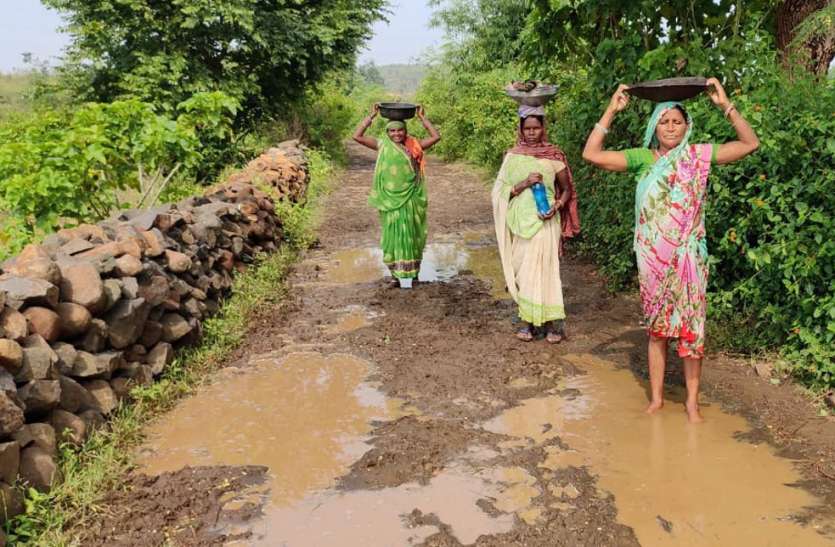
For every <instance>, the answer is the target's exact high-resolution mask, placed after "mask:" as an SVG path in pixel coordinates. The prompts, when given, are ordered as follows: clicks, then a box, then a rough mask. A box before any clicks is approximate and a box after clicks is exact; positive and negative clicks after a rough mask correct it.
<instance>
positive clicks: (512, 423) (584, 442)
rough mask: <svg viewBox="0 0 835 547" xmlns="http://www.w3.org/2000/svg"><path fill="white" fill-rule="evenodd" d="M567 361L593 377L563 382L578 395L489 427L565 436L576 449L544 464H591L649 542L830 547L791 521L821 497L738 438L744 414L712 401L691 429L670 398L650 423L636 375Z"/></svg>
mask: <svg viewBox="0 0 835 547" xmlns="http://www.w3.org/2000/svg"><path fill="white" fill-rule="evenodd" d="M564 359H566V360H568V361H569V362H571V363H573V364H576V365H579V366H580V367H582V368H583V369H584V370H585V371H586V372H587V373H588V374H586V375H584V376H576V377H573V378H571V379H570V380H569V381H568V382H567V383H566V385H565V387H571V388H575V389H578V390H579V391H580V393H581V395H580V396H578V397H576V398H574V399H573V400H567V399H564V398H562V397H560V396H558V395H554V396H550V397H542V398H536V399H529V400H527V401H525V402H524V403H523V404H521V405H519V406H517V407H514V408H511V409H509V410H507V411H505V412H504V413H503V414H502V415H500V416H499V417H497V418H495V419H494V420H491V421H490V422H488V423H486V424H485V428H486V429H488V430H490V431H493V432H497V433H504V434H507V435H510V436H513V437H517V438H519V439H521V440H526V441H527V442H528V443H536V444H541V443H543V442H545V441H547V440H549V439H551V438H553V437H557V436H559V437H560V439H561V440H562V441H563V442H564V443H566V444H567V445H568V446H569V447H570V450H566V451H563V450H560V449H558V448H556V447H553V446H549V447H547V453H548V458H547V459H546V461H545V462H544V463H543V464H542V465H543V467H547V468H551V469H556V468H560V467H566V466H569V465H573V466H582V465H586V466H588V467H589V469H590V471H591V472H592V473H593V474H594V475H597V476H598V478H599V479H598V486H599V488H601V489H603V490H605V491H608V492H611V493H612V494H614V496H615V504H616V507H617V509H618V520H619V521H620V522H622V523H623V524H625V525H627V526H631V527H632V528H633V529H634V530H635V533H636V534H637V536H638V540H639V541H640V542H641V544H642V545H653V546H654V545H677V546H678V545H734V546H740V545H742V546H747V545H751V546H755V545H756V546H761V545H775V546H777V545H780V546H783V545H804V546H807V545H808V546H812V545H831V544H832V542H831V541H828V540H827V539H826V538H824V537H823V536H822V535H820V534H818V533H817V532H816V531H815V528H816V527H817V526H815V524H814V523H813V524H811V525H809V526H806V527H804V526H803V525H801V524H799V523H797V522H795V521H794V520H793V519H794V518H795V516H796V515H798V514H799V513H801V512H802V511H803V510H804V508H812V507H814V506H816V505H819V504H820V501H819V500H817V499H816V498H814V497H813V496H812V495H810V494H809V493H807V492H806V491H804V490H802V489H800V488H798V487H792V486H790V485H791V484H794V483H797V482H798V481H800V479H801V477H800V475H799V474H798V472H797V471H796V470H795V468H794V467H793V465H792V462H791V461H790V460H786V459H784V458H780V457H777V456H776V455H775V454H774V452H773V450H772V449H771V448H770V447H769V446H767V445H753V444H750V443H747V442H742V441H738V440H736V439H735V438H734V437H735V435H736V434H737V433H739V432H745V431H748V430H749V427H748V425H747V423H746V422H745V420H744V419H743V418H741V417H739V416H734V415H730V414H726V413H724V412H722V411H721V410H720V409H719V407H718V405H713V406H709V407H706V408H704V415H705V418H706V422H705V423H704V424H701V425H697V426H692V425H688V424H687V423H686V420H685V416H684V413H683V411H682V409H681V405H680V404H677V403H676V402H673V401H672V400H671V401H669V402H668V406H667V407H665V408H664V410H662V412H661V413H660V414H658V415H656V416H651V417H650V416H647V415H645V414H644V412H643V410H644V405H645V404H646V395H645V391H644V387H643V386H642V385H641V384H640V383H638V382H637V381H636V380H635V378H634V376H633V375H632V373H631V372H629V371H627V370H617V369H615V368H614V366H613V363H611V362H608V361H603V360H601V359H598V358H596V357H594V356H591V355H567V356H565V357H564ZM679 399H680V398H676V400H679ZM546 424H550V428H549V427H543V426H544V425H546ZM508 446H512V445H508ZM568 497H569V498H570V496H568ZM566 507H568V506H566ZM665 528H667V529H669V531H667V530H665Z"/></svg>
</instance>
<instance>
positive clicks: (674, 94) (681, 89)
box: [626, 76, 707, 103]
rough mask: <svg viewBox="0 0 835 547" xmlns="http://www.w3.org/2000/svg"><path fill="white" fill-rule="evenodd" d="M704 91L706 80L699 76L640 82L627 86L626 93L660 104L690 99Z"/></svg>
mask: <svg viewBox="0 0 835 547" xmlns="http://www.w3.org/2000/svg"><path fill="white" fill-rule="evenodd" d="M705 89H707V79H706V78H703V77H701V76H693V77H687V78H665V79H663V80H651V81H648V82H641V83H639V84H633V85H631V86H629V89H627V90H626V92H627V93H629V94H630V95H633V96H635V97H639V98H641V99H647V100H650V101H655V102H657V103H660V102H664V101H683V100H685V99H692V98H693V97H695V96H696V95H698V94H699V93H702V92H703V91H704V90H705Z"/></svg>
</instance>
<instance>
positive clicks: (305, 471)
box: [139, 352, 400, 506]
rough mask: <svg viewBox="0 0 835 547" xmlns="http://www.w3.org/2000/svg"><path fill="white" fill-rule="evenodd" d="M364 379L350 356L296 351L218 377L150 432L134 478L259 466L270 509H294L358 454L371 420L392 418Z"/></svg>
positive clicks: (393, 406) (391, 409) (391, 407)
mask: <svg viewBox="0 0 835 547" xmlns="http://www.w3.org/2000/svg"><path fill="white" fill-rule="evenodd" d="M369 370H370V366H369V364H368V363H366V362H365V361H362V360H360V359H357V358H356V357H353V356H351V355H344V354H334V355H329V356H325V355H322V354H320V353H314V352H305V353H293V354H290V355H287V356H286V357H283V358H264V359H262V360H261V361H260V362H259V363H258V364H257V368H256V369H255V370H251V371H245V372H243V373H241V374H238V375H236V376H231V377H229V376H228V375H227V376H222V377H221V378H220V379H218V380H217V381H215V382H214V383H213V384H212V385H210V386H207V387H206V388H205V389H202V390H201V391H200V392H198V393H197V394H196V395H195V396H193V397H190V398H188V399H186V400H184V401H183V402H182V403H180V404H179V405H178V406H177V407H176V408H175V409H174V410H172V411H171V412H170V413H169V414H167V415H166V416H165V418H164V419H163V420H161V421H159V422H158V423H156V424H154V425H153V426H151V427H150V429H149V432H148V433H149V434H148V442H147V443H146V446H145V447H143V449H142V451H141V456H140V458H139V463H140V466H141V470H142V471H144V472H146V473H151V474H158V473H162V472H164V471H173V470H176V469H180V468H182V467H184V466H186V465H190V466H198V465H218V464H226V465H243V464H247V465H253V464H254V465H266V466H268V467H269V468H270V476H271V479H272V482H271V485H270V492H271V495H270V502H271V503H272V504H274V505H278V506H281V505H288V504H290V503H293V502H295V501H298V500H299V499H301V498H302V497H304V495H306V494H307V493H308V492H309V491H311V490H316V489H321V488H327V487H328V486H331V485H332V484H333V482H334V479H336V478H337V477H339V476H341V475H343V474H344V473H345V472H346V471H347V470H348V466H349V465H350V464H351V463H352V462H353V461H354V460H356V459H357V458H359V457H360V456H361V455H362V454H363V453H364V452H365V451H366V450H368V446H367V445H366V444H365V443H364V440H365V439H366V438H367V435H368V434H369V432H370V431H371V429H372V426H371V421H373V420H385V419H392V418H396V417H398V416H399V415H400V411H399V405H398V403H397V402H395V401H392V400H387V399H386V398H385V397H384V396H383V395H382V394H381V393H380V392H379V391H376V390H375V389H374V388H373V387H372V386H370V385H369V384H367V383H364V381H365V378H366V377H367V376H368V374H369Z"/></svg>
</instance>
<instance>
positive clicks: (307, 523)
mask: <svg viewBox="0 0 835 547" xmlns="http://www.w3.org/2000/svg"><path fill="white" fill-rule="evenodd" d="M501 488H502V487H501V486H500V485H499V484H498V483H497V482H494V481H492V480H488V479H487V478H484V477H477V476H474V475H473V473H472V472H468V471H467V470H466V469H463V468H460V467H451V468H448V469H447V470H445V471H444V472H442V473H440V474H438V475H437V476H435V477H434V478H433V479H432V480H431V481H430V482H429V484H427V485H425V486H422V485H420V484H417V483H408V484H404V485H401V486H399V487H396V488H384V489H381V490H356V491H350V492H324V493H320V494H317V495H313V496H310V497H309V498H307V499H305V500H304V501H303V502H301V503H299V504H296V505H294V506H293V507H286V508H273V509H271V510H268V511H267V514H266V517H265V518H264V519H263V521H262V523H261V526H260V528H259V527H258V526H256V528H255V530H254V532H255V534H256V536H260V538H261V539H260V541H257V542H255V543H254V544H255V545H264V546H272V545H286V546H289V547H296V546H306V545H315V546H316V547H345V546H349V545H350V546H354V545H357V546H360V545H367V546H372V545H380V546H383V545H385V546H389V545H391V546H395V545H397V546H399V545H413V544H415V543H419V542H421V541H423V540H425V539H426V538H428V537H429V536H431V535H432V534H435V533H437V532H439V528H438V527H437V526H435V525H427V524H422V525H413V524H411V523H410V522H409V516H410V515H412V514H414V513H418V514H422V515H429V514H432V515H435V516H436V517H437V519H438V520H439V521H440V522H443V523H444V524H445V525H447V526H449V527H450V533H451V534H452V535H454V536H455V537H456V538H457V539H458V541H460V542H461V543H462V544H464V545H468V544H471V543H473V542H475V540H476V539H478V537H479V536H480V535H491V534H500V533H504V532H508V531H509V530H510V529H511V528H512V527H513V522H514V520H513V516H512V515H499V516H498V517H491V516H489V515H488V514H487V513H485V512H484V511H483V510H482V509H481V508H480V507H479V506H478V505H477V502H478V501H479V500H482V499H485V498H490V497H497V496H501ZM500 499H501V498H500Z"/></svg>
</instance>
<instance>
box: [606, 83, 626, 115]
mask: <svg viewBox="0 0 835 547" xmlns="http://www.w3.org/2000/svg"><path fill="white" fill-rule="evenodd" d="M627 89H629V86H628V85H626V84H620V85H619V86H618V88H617V90H615V93H614V94H613V95H612V98H611V100H610V101H609V106H608V107H607V108H606V110H609V111H610V112H612V113H618V112H620V111H622V110H623V109H624V108H626V107H627V106H629V95H627V94H626V90H627Z"/></svg>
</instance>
